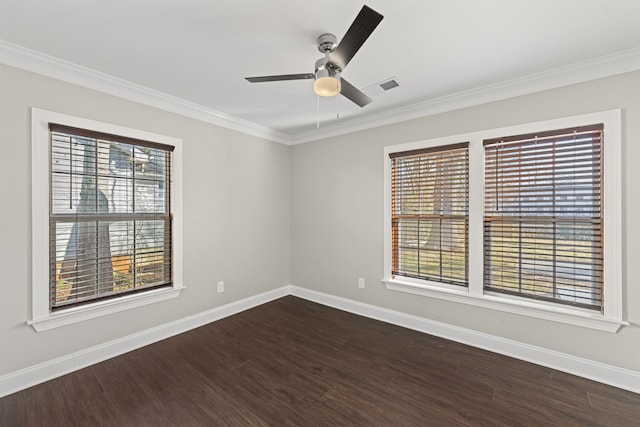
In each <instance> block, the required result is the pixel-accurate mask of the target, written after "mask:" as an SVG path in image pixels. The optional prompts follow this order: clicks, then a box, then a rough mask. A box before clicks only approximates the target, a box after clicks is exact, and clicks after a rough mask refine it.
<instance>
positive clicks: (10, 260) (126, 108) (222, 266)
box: [0, 66, 640, 375]
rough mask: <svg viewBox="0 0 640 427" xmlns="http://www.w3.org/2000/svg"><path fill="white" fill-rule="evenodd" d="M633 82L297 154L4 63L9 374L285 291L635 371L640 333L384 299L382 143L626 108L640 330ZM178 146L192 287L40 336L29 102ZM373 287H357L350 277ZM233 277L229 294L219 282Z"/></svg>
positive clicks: (2, 320) (631, 279)
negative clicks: (34, 319)
mask: <svg viewBox="0 0 640 427" xmlns="http://www.w3.org/2000/svg"><path fill="white" fill-rule="evenodd" d="M638 87H640V73H632V74H626V75H621V76H616V77H612V78H608V79H602V80H597V81H593V82H589V83H584V84H580V85H575V86H570V87H566V88H561V89H556V90H552V91H547V92H542V93H538V94H533V95H528V96H524V97H519V98H514V99H510V100H505V101H501V102H496V103H491V104H486V105H483V106H479V107H475V108H469V109H464V110H460V111H456V112H451V113H446V114H441V115H436V116H432V117H427V118H423V119H418V120H413V121H409V122H405V123H400V124H396V125H390V126H385V127H382V128H379V129H374V130H367V131H362V132H357V133H354V134H350V135H346V136H341V137H336V138H331V139H328V140H324V141H318V142H313V143H308V144H303V145H298V146H294V147H286V146H283V145H280V144H275V143H270V142H267V141H264V140H261V139H259V138H254V137H251V136H247V135H244V134H241V133H238V132H234V131H231V130H227V129H223V128H219V127H216V126H213V125H209V124H206V123H203V122H200V121H196V120H191V119H188V118H185V117H182V116H179V115H175V114H171V113H168V112H164V111H160V110H157V109H154V108H150V107H146V106H143V105H140V104H136V103H132V102H128V101H125V100H122V99H119V98H116V97H112V96H108V95H104V94H101V93H98V92H94V91H91V90H87V89H83V88H80V87H77V86H74V85H69V84H66V83H62V82H59V81H56V80H52V79H49V78H45V77H42V76H38V75H35V74H31V73H28V72H25V71H21V70H17V69H14V68H10V67H5V66H0V117H1V118H2V119H1V126H0V137H1V140H2V160H3V162H2V167H1V168H0V200H2V201H3V205H2V213H0V219H1V221H0V222H1V227H2V230H1V233H0V236H1V238H2V242H3V244H2V245H0V268H1V269H2V276H1V277H2V279H1V281H0V283H1V287H0V289H2V298H0V343H1V344H0V346H1V348H2V349H1V351H0V375H2V374H6V373H10V372H14V371H16V370H18V369H21V368H25V367H28V366H31V365H34V364H36V363H40V362H45V361H48V360H51V359H54V358H56V357H59V356H63V355H65V354H69V353H72V352H75V351H79V350H82V349H85V348H88V347H91V346H94V345H98V344H101V343H104V342H107V341H110V340H113V339H117V338H120V337H124V336H126V335H129V334H132V333H135V332H138V331H141V330H144V329H148V328H151V327H154V326H157V325H161V324H163V323H166V322H170V321H172V320H176V319H180V318H183V317H185V316H189V315H191V314H196V313H200V312H202V311H205V310H207V309H210V308H213V307H216V306H219V305H222V304H225V303H228V302H231V301H235V300H238V299H241V298H244V297H248V296H252V295H255V294H258V293H260V292H264V291H267V290H270V289H274V288H277V287H280V286H283V285H286V284H289V283H291V284H294V285H298V286H303V287H308V288H310V289H315V290H319V291H322V292H326V293H330V294H334V295H337V296H342V297H346V298H352V299H355V300H359V301H363V302H366V303H370V304H375V305H377V306H380V307H386V308H390V309H394V310H399V311H403V312H406V313H409V314H415V315H419V316H423V317H426V318H429V319H435V320H440V321H443V322H446V323H449V324H452V325H459V326H463V327H466V328H470V329H474V330H477V331H481V332H486V333H490V334H493V335H496V336H501V337H506V338H510V339H514V340H517V341H521V342H525V343H530V344H533V345H537V346H542V347H546V348H549V349H553V350H558V351H562V352H565V353H569V354H574V355H577V356H581V357H585V358H588V359H592V360H597V361H601V362H605V363H609V364H612V365H617V366H621V367H626V368H630V369H634V370H638V371H640V358H638V357H637V355H638V354H640V328H639V327H637V326H635V325H633V326H629V327H625V328H623V329H622V330H621V331H620V332H618V333H617V334H609V333H605V332H596V331H591V330H585V329H581V328H577V327H572V326H568V325H558V324H554V323H550V322H546V321H542V320H535V319H531V318H526V317H521V316H517V315H512V314H507V313H498V312H492V311H490V310H486V309H482V308H476V307H471V306H466V305H459V304H455V303H450V302H444V301H441V300H433V299H429V298H426V297H419V296H414V295H408V294H402V293H397V292H393V291H387V290H386V289H385V288H384V287H383V285H382V284H381V282H380V279H381V278H382V268H383V267H382V263H383V255H382V251H383V241H382V226H383V224H382V215H383V212H382V205H383V194H382V185H383V178H382V176H383V171H382V150H383V148H382V147H383V146H385V145H393V144H398V143H402V142H408V141H415V140H421V139H427V138H433V137H437V136H445V135H450V134H457V133H463V132H469V131H473V130H480V129H487V128H493V127H500V126H507V125H513V124H517V123H523V122H530V121H536V120H545V119H551V118H557V117H563V116H569V115H575V114H582V113H587V112H593V111H600V110H606V109H614V108H623V109H624V110H623V144H624V145H623V156H624V159H623V170H622V174H623V189H622V190H623V209H624V212H623V233H624V238H623V245H624V247H623V260H622V261H623V266H624V272H623V278H624V293H625V300H626V302H625V314H626V316H627V319H628V320H630V321H631V322H632V323H638V322H639V321H640V285H638V283H637V281H636V278H637V277H638V273H640V271H639V270H640V263H638V262H637V258H638V256H637V255H638V254H639V253H640V251H639V250H640V238H639V237H640V224H639V223H634V222H631V221H630V219H633V218H639V217H640V200H639V198H638V197H637V196H635V192H636V191H637V189H636V188H635V187H636V183H637V182H640V168H638V167H637V165H638V164H639V163H640V146H639V145H638V144H637V143H634V142H637V141H638V140H639V138H640V97H638V96H637V88H638ZM32 106H33V107H38V108H42V109H47V110H52V111H57V112H61V113H65V114H72V115H78V116H82V117H86V118H89V119H94V120H100V121H105V122H110V123H114V124H117V125H122V126H128V127H132V128H137V129H142V130H146V131H150V132H155V133H160V134H165V135H169V136H174V137H178V138H182V139H183V141H184V206H183V208H184V282H185V284H186V286H187V287H188V288H187V289H186V290H185V291H184V292H183V294H182V295H181V296H180V297H179V298H177V299H173V300H169V301H164V302H161V303H157V304H152V305H148V306H145V307H141V308H137V309H133V310H129V311H125V312H121V313H117V314H113V315H110V316H106V317H102V318H98V319H93V320H90V321H86V322H82V323H78V324H74V325H71V326H67V327H63V328H58V329H54V330H50V331H46V332H42V333H36V332H35V331H34V330H33V329H32V328H31V327H29V326H27V325H26V324H25V322H26V320H27V319H29V317H30V313H31V307H30V304H31V139H30V123H31V120H30V110H29V108H30V107H32ZM358 276H362V277H365V278H366V280H367V287H366V289H364V290H360V289H358V287H357V277H358ZM219 280H224V281H225V288H226V289H225V293H223V294H217V293H216V286H215V283H216V282H217V281H219Z"/></svg>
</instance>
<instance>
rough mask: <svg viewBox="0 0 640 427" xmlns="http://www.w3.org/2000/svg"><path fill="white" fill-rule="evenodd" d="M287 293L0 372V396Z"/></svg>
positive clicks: (268, 294)
mask: <svg viewBox="0 0 640 427" xmlns="http://www.w3.org/2000/svg"><path fill="white" fill-rule="evenodd" d="M289 293H290V286H283V287H281V288H278V289H274V290H271V291H267V292H264V293H261V294H258V295H254V296H251V297H248V298H244V299H242V300H239V301H234V302H231V303H229V304H225V305H222V306H220V307H216V308H213V309H211V310H207V311H204V312H202V313H198V314H194V315H192V316H188V317H184V318H182V319H178V320H176V321H173V322H169V323H165V324H164V325H160V326H156V327H154V328H150V329H147V330H144V331H141V332H138V333H135V334H132V335H128V336H126V337H123V338H119V339H116V340H113V341H109V342H106V343H104V344H100V345H97V346H94V347H90V348H88V349H85V350H81V351H78V352H75V353H71V354H68V355H65V356H62V357H59V358H57V359H53V360H50V361H47V362H43V363H40V364H37V365H34V366H30V367H28V368H24V369H21V370H19V371H15V372H12V373H9V374H6V375H3V376H0V397H3V396H7V395H9V394H12V393H15V392H17V391H20V390H24V389H26V388H29V387H32V386H34V385H37V384H40V383H43V382H45V381H49V380H51V379H54V378H57V377H60V376H62V375H65V374H68V373H70V372H73V371H77V370H79V369H82V368H86V367H87V366H90V365H93V364H95V363H99V362H102V361H104V360H107V359H110V358H112V357H116V356H119V355H121V354H124V353H127V352H129V351H132V350H136V349H138V348H141V347H144V346H146V345H149V344H153V343H154V342H158V341H161V340H163V339H166V338H169V337H172V336H174V335H178V334H181V333H183V332H187V331H189V330H191V329H194V328H197V327H200V326H203V325H206V324H208V323H211V322H215V321H216V320H220V319H223V318H225V317H229V316H232V315H234V314H237V313H240V312H242V311H245V310H248V309H250V308H253V307H256V306H258V305H261V304H264V303H267V302H269V301H273V300H275V299H278V298H282V297H284V296H286V295H289Z"/></svg>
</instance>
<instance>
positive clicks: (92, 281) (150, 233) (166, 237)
mask: <svg viewBox="0 0 640 427" xmlns="http://www.w3.org/2000/svg"><path fill="white" fill-rule="evenodd" d="M49 131H50V138H51V140H50V141H51V164H50V166H51V171H50V173H51V180H50V183H51V184H50V186H51V188H50V215H49V218H50V227H49V229H50V236H49V242H50V250H49V254H50V255H49V259H50V261H49V265H50V281H49V283H50V286H49V289H50V309H51V310H52V311H55V310H57V309H60V308H68V307H70V306H73V305H78V304H85V303H88V302H93V301H96V300H101V299H106V298H113V297H117V296H120V295H123V294H126V293H133V292H138V291H142V290H149V289H152V288H157V287H163V286H171V281H172V271H171V266H172V254H171V211H170V206H171V179H170V177H171V154H172V153H171V152H172V150H173V147H171V146H164V145H161V144H157V143H153V142H149V141H142V140H137V139H132V138H127V137H120V136H116V135H109V134H104V133H98V132H92V131H90V130H85V129H77V128H72V127H68V126H62V125H57V124H54V123H51V124H50V125H49Z"/></svg>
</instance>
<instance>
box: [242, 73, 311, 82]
mask: <svg viewBox="0 0 640 427" xmlns="http://www.w3.org/2000/svg"><path fill="white" fill-rule="evenodd" d="M245 79H246V80H248V81H250V82H251V83H261V82H278V81H281V80H306V79H313V73H307V74H281V75H279V76H260V77H245Z"/></svg>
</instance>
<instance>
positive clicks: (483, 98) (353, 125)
mask: <svg viewBox="0 0 640 427" xmlns="http://www.w3.org/2000/svg"><path fill="white" fill-rule="evenodd" d="M0 63H2V64H6V65H9V66H12V67H16V68H20V69H23V70H27V71H31V72H33V73H37V74H41V75H44V76H47V77H51V78H54V79H58V80H62V81H65V82H68V83H71V84H75V85H78V86H82V87H86V88H89V89H93V90H96V91H99V92H103V93H107V94H110V95H114V96H118V97H120V98H123V99H127V100H129V101H133V102H138V103H140V104H144V105H148V106H151V107H155V108H159V109H162V110H165V111H169V112H172V113H175V114H180V115H182V116H185V117H190V118H193V119H196V120H201V121H203V122H207V123H211V124H214V125H217V126H221V127H225V128H228V129H232V130H235V131H238V132H242V133H245V134H247V135H252V136H256V137H258V138H264V139H267V140H270V141H274V142H279V143H281V144H285V145H295V144H302V143H305V142H311V141H317V140H319V139H323V138H329V137H332V136H338V135H344V134H347V133H351V132H357V131H360V130H364V129H371V128H375V127H380V126H384V125H389V124H393V123H399V122H402V121H406V120H411V119H416V118H420V117H426V116H431V115H434V114H439V113H444V112H447V111H453V110H458V109H461V108H467V107H472V106H475V105H481V104H485V103H488V102H493V101H499V100H502V99H508V98H513V97H515V96H521V95H526V94H529V93H535V92H540V91H544V90H549V89H554V88H558V87H562V86H568V85H571V84H576V83H581V82H586V81H590V80H595V79H598V78H603V77H608V76H614V75H617V74H622V73H627V72H631V71H636V70H640V48H632V49H629V50H624V51H621V52H616V53H612V54H609V55H604V56H601V57H598V58H593V59H589V60H586V61H582V62H577V63H574V64H570V65H566V66H563V67H559V68H555V69H552V70H547V71H543V72H539V73H534V74H529V75H526V76H523V77H518V78H515V79H511V80H507V81H504V82H499V83H495V84H490V85H486V86H481V87H478V88H474V89H471V90H467V91H462V92H458V93H453V94H450V95H446V96H443V97H440V98H435V99H428V100H425V101H422V102H418V103H414V104H410V105H405V106H401V107H398V108H392V109H389V110H387V111H384V112H380V113H376V114H372V115H368V116H365V117H360V118H354V119H350V120H344V121H342V122H340V123H337V124H335V125H328V126H325V127H322V128H320V129H314V130H311V131H305V132H300V133H297V134H294V135H289V134H287V133H284V132H280V131H277V130H275V129H271V128H268V127H266V126H262V125H258V124H256V123H253V122H250V121H247V120H243V119H240V118H238V117H234V116H231V115H228V114H225V113H222V112H220V111H215V110H212V109H210V108H207V107H204V106H202V105H198V104H195V103H192V102H189V101H186V100H184V99H180V98H177V97H175V96H171V95H167V94H165V93H162V92H158V91H155V90H153V89H149V88H146V87H143V86H140V85H136V84H134V83H130V82H128V81H125V80H122V79H119V78H116V77H113V76H110V75H107V74H104V73H100V72H98V71H95V70H92V69H89V68H86V67H82V66H80V65H76V64H73V63H71V62H68V61H64V60H61V59H58V58H55V57H53V56H50V55H46V54H44V53H41V52H38V51H35V50H32V49H28V48H25V47H22V46H19V45H16V44H13V43H9V42H7V41H4V40H0Z"/></svg>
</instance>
